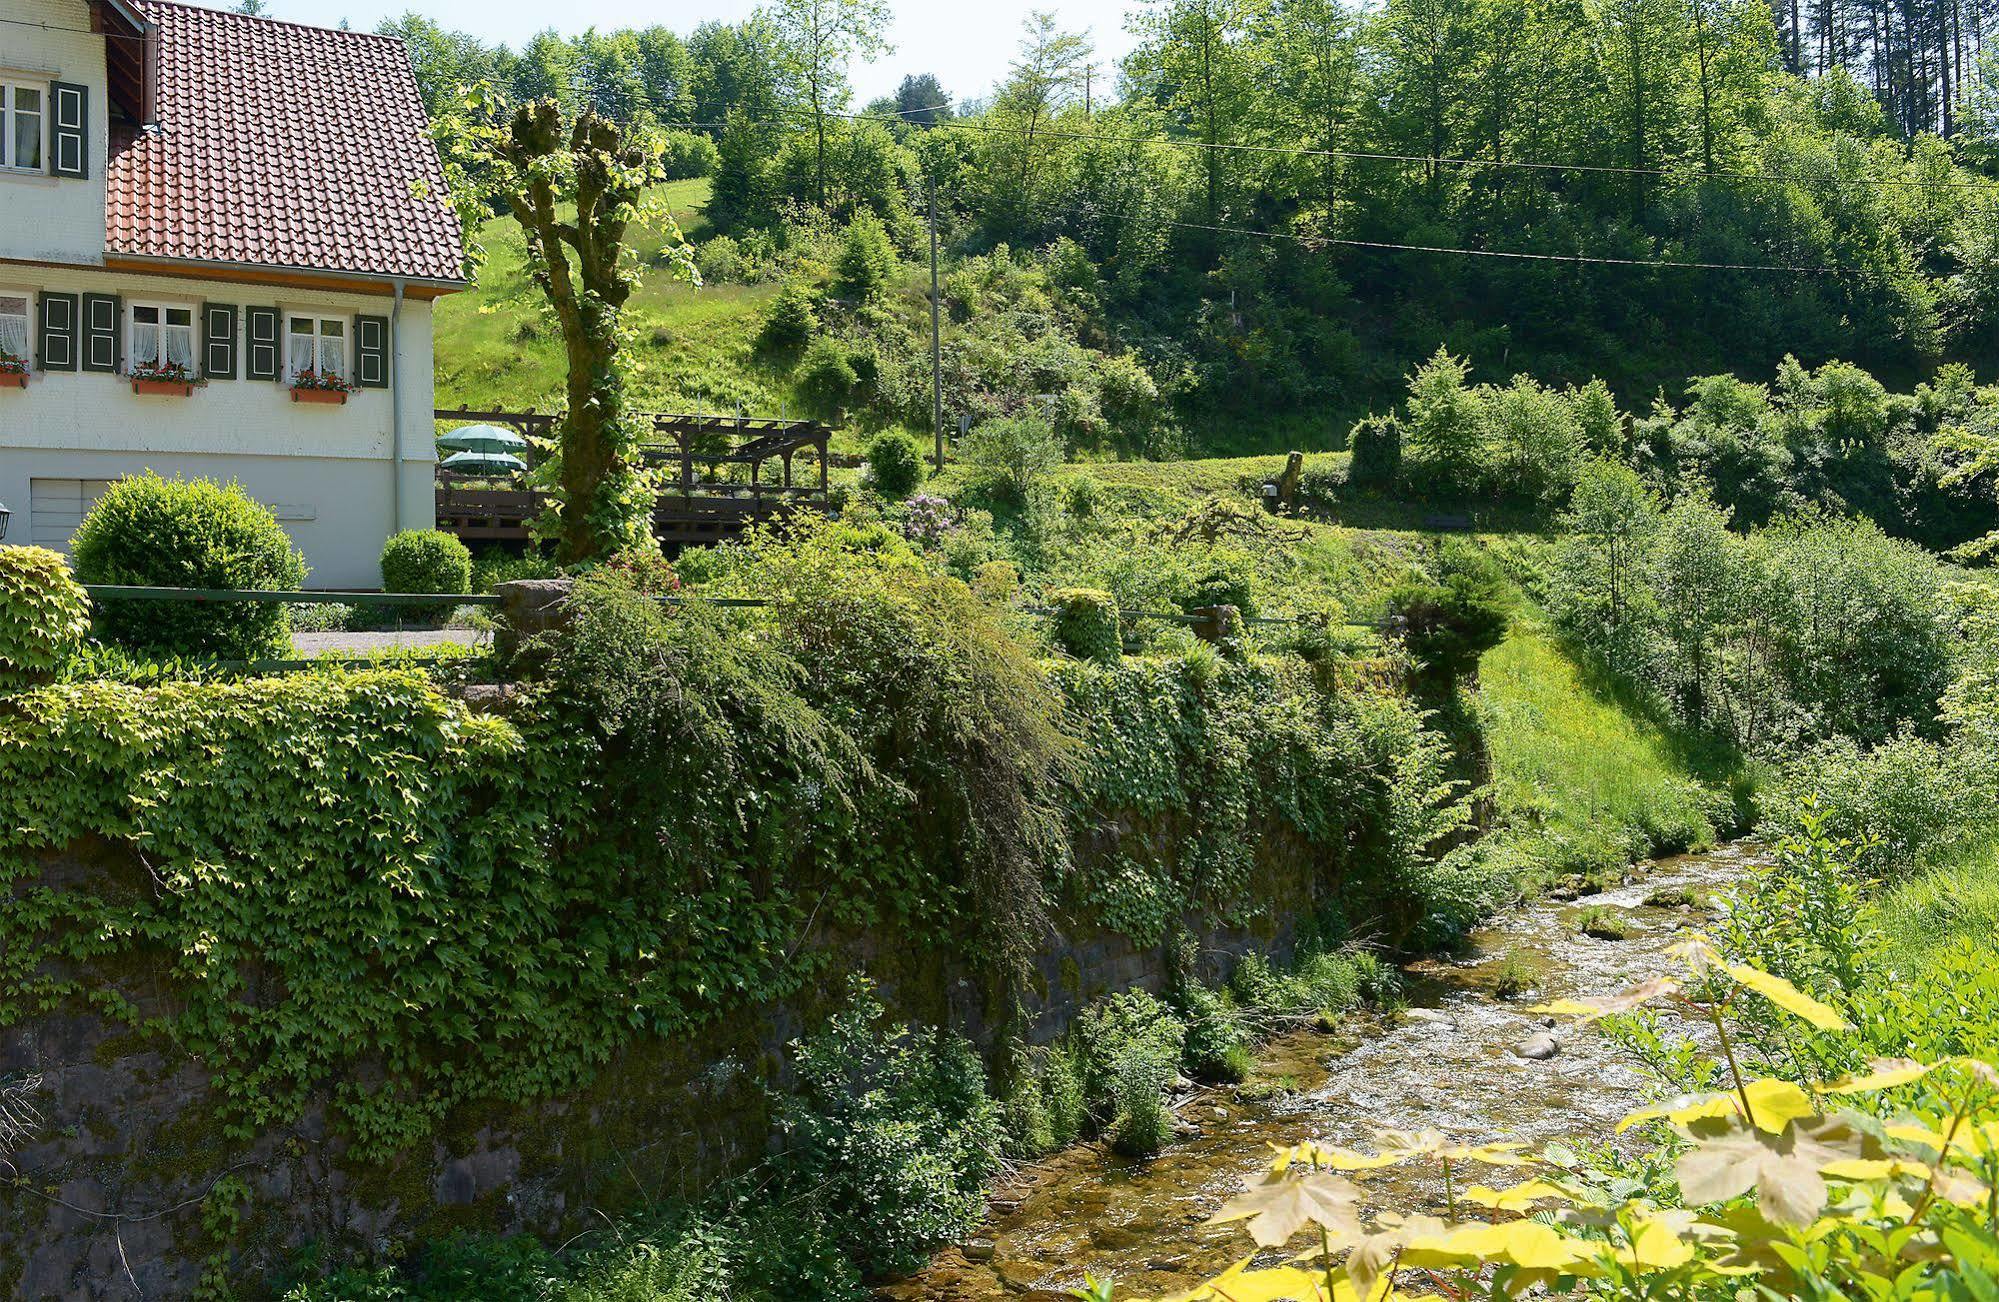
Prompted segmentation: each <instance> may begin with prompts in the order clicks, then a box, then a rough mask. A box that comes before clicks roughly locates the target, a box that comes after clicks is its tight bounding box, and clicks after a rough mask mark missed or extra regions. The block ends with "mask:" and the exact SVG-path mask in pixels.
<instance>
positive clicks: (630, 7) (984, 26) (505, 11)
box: [207, 0, 1140, 104]
mask: <svg viewBox="0 0 1999 1302" xmlns="http://www.w3.org/2000/svg"><path fill="white" fill-rule="evenodd" d="M207 2H210V3H214V2H215V0H207ZM890 4H891V8H892V10H893V12H894V14H895V21H894V24H893V25H892V26H891V28H890V30H889V40H890V41H891V42H892V43H893V44H894V46H895V53H893V54H890V55H888V56H886V57H885V58H882V59H879V60H877V61H875V62H874V63H872V64H869V65H867V66H864V67H856V68H855V69H854V70H853V81H854V89H855V92H856V102H857V103H863V104H864V103H866V102H867V101H868V100H870V99H873V98H875V97H877V96H880V95H887V94H892V93H893V92H894V91H895V88H896V86H897V85H898V84H899V83H900V82H901V81H902V78H903V75H904V74H905V73H922V72H928V73H932V74H934V75H935V76H936V78H937V80H938V81H940V82H941V83H943V86H944V89H945V90H946V91H948V92H950V94H951V96H952V99H953V100H954V101H956V100H963V99H968V98H972V97H976V96H983V95H985V94H986V93H987V92H989V91H990V90H991V89H992V87H993V85H994V84H995V83H996V82H998V81H999V80H1000V79H1001V78H1003V77H1004V76H1005V75H1006V70H1007V64H1008V63H1009V62H1010V61H1011V60H1012V58H1013V56H1014V53H1015V49H1016V47H1017V46H1018V44H1019V40H1020V24H1021V20H1022V19H1024V18H1026V17H1027V14H1028V11H1029V10H1031V9H1036V8H1042V9H1048V8H1052V9H1054V10H1055V12H1056V15H1057V17H1058V18H1059V19H1060V20H1061V24H1062V26H1063V27H1065V28H1068V29H1071V30H1082V31H1088V32H1089V33H1090V35H1091V37H1092V39H1093V40H1094V42H1095V44H1096V49H1097V62H1098V67H1099V77H1100V78H1101V80H1099V81H1098V83H1097V84H1098V86H1099V87H1100V88H1103V87H1106V86H1107V85H1109V84H1110V83H1113V82H1114V81H1115V78H1116V71H1115V70H1116V66H1117V60H1119V59H1120V58H1122V57H1123V56H1124V54H1125V53H1126V51H1128V50H1129V49H1130V48H1131V44H1132V41H1131V37H1130V36H1129V35H1128V34H1127V33H1126V31H1125V15H1126V13H1127V12H1128V11H1130V10H1133V9H1135V8H1138V7H1140V5H1139V4H1138V3H1137V0H1066V2H1065V3H1057V0H1040V2H1039V3H1038V4H1037V3H1033V2H1031V0H890ZM755 7H756V4H755V0H700V3H695V4H675V5H671V6H660V5H654V4H644V3H640V2H639V0H563V2H562V3H561V4H560V5H555V6H552V5H550V4H549V3H548V2H547V0H271V4H270V9H269V11H268V12H269V14H270V16H271V17H273V18H285V19H290V20H291V21H293V22H301V23H320V24H323V25H325V26H329V27H330V26H333V25H334V24H336V23H338V22H339V21H340V20H341V19H342V18H345V19H347V20H348V21H349V22H350V23H352V24H353V25H354V26H355V27H358V28H373V27H374V26H375V24H376V23H378V22H380V21H381V20H382V19H383V18H386V17H393V16H395V15H398V14H401V13H403V12H404V11H405V10H409V9H415V10H417V11H418V12H420V13H423V14H425V15H427V16H428V17H430V18H432V19H434V20H436V21H437V22H438V23H440V24H442V25H443V26H445V27H447V28H452V29H456V30H459V31H466V32H470V33H472V34H473V35H475V36H477V37H479V38H480V39H482V40H484V41H486V42H488V43H492V42H496V41H497V42H504V43H505V44H507V45H510V46H512V47H513V48H515V49H519V48H520V47H521V46H522V45H523V44H524V43H525V42H526V41H527V40H528V38H529V37H531V36H533V35H534V34H535V33H536V32H538V31H540V30H542V29H543V28H546V27H550V26H553V27H555V28H556V30H558V31H560V32H562V33H563V34H564V35H574V34H575V33H577V32H581V31H583V30H585V29H586V28H589V27H592V26H595V27H598V28H603V29H607V30H608V29H613V28H618V27H649V26H651V25H652V24H654V23H660V24H663V25H664V26H667V27H670V28H672V29H673V30H675V31H677V32H680V33H682V34H685V33H687V32H691V31H693V30H694V28H695V27H697V26H699V25H700V24H701V23H703V22H706V21H708V20H709V19H711V18H713V19H720V20H721V21H723V22H735V21H737V20H740V19H742V18H744V17H747V16H748V15H749V13H750V11H751V10H752V9H754V8H755Z"/></svg>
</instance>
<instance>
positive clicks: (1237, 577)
mask: <svg viewBox="0 0 1999 1302" xmlns="http://www.w3.org/2000/svg"><path fill="white" fill-rule="evenodd" d="M1255 573H1256V563H1255V562H1254V561H1253V560H1252V559H1251V558H1250V557H1249V556H1248V555H1247V554H1245V553H1242V552H1237V551H1217V552H1216V553H1215V554H1214V555H1213V557H1211V558H1210V560H1209V563H1208V565H1207V567H1206V568H1205V569H1204V570H1203V571H1202V572H1201V576H1200V577H1199V578H1197V579H1195V580H1194V587H1193V590H1192V591H1191V592H1189V593H1188V594H1187V602H1186V607H1185V608H1186V609H1187V610H1201V609H1204V608H1208V607H1213V606H1234V607H1235V608H1236V613H1237V614H1238V615H1241V616H1243V617H1244V618H1246V619H1254V618H1255V617H1256V613H1257V606H1256V589H1255V587H1254V577H1255Z"/></svg>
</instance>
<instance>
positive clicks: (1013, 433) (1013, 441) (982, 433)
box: [958, 416, 1063, 506]
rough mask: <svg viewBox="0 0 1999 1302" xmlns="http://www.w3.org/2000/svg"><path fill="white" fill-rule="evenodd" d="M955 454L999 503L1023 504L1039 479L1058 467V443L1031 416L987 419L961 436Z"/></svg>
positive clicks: (1043, 424)
mask: <svg viewBox="0 0 1999 1302" xmlns="http://www.w3.org/2000/svg"><path fill="white" fill-rule="evenodd" d="M958 455H959V457H960V458H962V459H963V460H964V461H965V462H966V463H967V464H968V465H970V466H971V467H972V468H973V471H974V473H975V474H976V475H978V476H979V477H980V478H981V479H982V480H983V482H984V484H985V486H986V488H987V490H988V491H989V492H991V493H992V494H993V495H994V496H996V497H998V498H999V499H1000V500H1002V501H1005V502H1008V503H1011V504H1013V505H1016V506H1022V505H1025V504H1026V503H1027V502H1028V500H1029V499H1030V498H1031V497H1032V496H1033V493H1034V489H1035V486H1036V485H1037V484H1039V483H1040V482H1041V480H1042V478H1043V476H1045V475H1047V474H1048V472H1050V471H1051V470H1053V469H1055V467H1057V466H1059V465H1061V464H1062V458H1063V451H1062V443H1061V440H1060V439H1058V438H1056V436H1055V431H1054V430H1053V429H1052V428H1051V427H1050V426H1049V424H1048V422H1047V421H1045V420H1041V419H1039V418H1038V417H1034V416H1009V417H1004V418H1002V419H998V420H989V421H986V422H985V423H984V424H982V425H980V426H978V427H977V428H975V429H974V430H973V431H972V432H971V433H970V434H968V435H966V436H965V439H964V441H963V442H962V443H960V444H959V445H958Z"/></svg>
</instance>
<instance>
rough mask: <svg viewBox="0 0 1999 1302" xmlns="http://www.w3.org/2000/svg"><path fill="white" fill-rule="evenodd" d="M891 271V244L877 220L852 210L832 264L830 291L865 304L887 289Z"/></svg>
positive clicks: (893, 258)
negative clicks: (843, 238) (836, 258)
mask: <svg viewBox="0 0 1999 1302" xmlns="http://www.w3.org/2000/svg"><path fill="white" fill-rule="evenodd" d="M895 273H896V257H895V245H893V244H891V243H890V242H889V238H888V232H887V231H886V230H883V229H882V224H881V220H880V219H879V218H877V217H876V216H875V215H874V213H872V212H870V211H867V210H865V209H863V210H862V211H860V212H858V213H855V214H854V219H853V220H852V221H850V222H848V223H847V236H846V239H845V240H844V241H843V242H842V243H841V245H840V256H839V259H838V260H837V261H836V262H835V263H834V264H833V292H834V293H835V294H837V295H839V296H840V297H841V298H843V299H846V300H848V301H849V302H851V303H855V304H860V303H866V302H868V301H869V300H870V299H873V298H876V297H878V296H879V295H881V294H884V293H886V292H887V291H888V288H889V285H890V283H891V282H892V281H893V280H894V278H895Z"/></svg>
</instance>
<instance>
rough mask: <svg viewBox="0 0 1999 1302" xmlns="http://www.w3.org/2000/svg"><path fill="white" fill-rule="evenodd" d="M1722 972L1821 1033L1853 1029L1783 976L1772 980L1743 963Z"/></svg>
mask: <svg viewBox="0 0 1999 1302" xmlns="http://www.w3.org/2000/svg"><path fill="white" fill-rule="evenodd" d="M1721 968H1722V971H1724V972H1726V973H1728V974H1729V975H1730V976H1732V977H1734V978H1735V979H1736V980H1737V981H1739V982H1741V983H1742V985H1744V986H1746V987H1747V988H1749V989H1751V990H1754V991H1755V992H1756V993H1757V994H1759V995H1762V996H1763V997H1764V998H1765V999H1768V1000H1769V1001H1770V1002H1771V1003H1773V1004H1775V1005H1777V1007H1779V1008H1781V1009H1783V1010H1784V1011H1785V1012H1787V1013H1789V1014H1791V1015H1792V1016H1793V1017H1802V1018H1803V1019H1804V1020H1806V1021H1807V1022H1810V1023H1811V1024H1812V1025H1813V1026H1816V1027H1818V1028H1819V1029H1820V1030H1821V1031H1850V1030H1852V1029H1853V1027H1852V1024H1851V1023H1849V1022H1848V1021H1847V1020H1846V1019H1845V1018H1844V1017H1841V1016H1840V1015H1839V1014H1838V1013H1837V1012H1835V1011H1833V1010H1832V1009H1831V1008H1829V1007H1827V1006H1826V1005H1824V1004H1822V1003H1820V1002H1819V1001H1818V1000H1816V999H1814V998H1812V997H1811V996H1810V995H1808V994H1806V993H1805V992H1804V991H1802V990H1800V989H1798V988H1797V987H1796V986H1794V985H1792V984H1791V983H1790V982H1789V981H1786V980H1785V979H1784V978H1782V977H1780V976H1771V975H1770V974H1769V973H1768V972H1764V971H1761V970H1759V969H1757V968H1753V967H1746V966H1744V965H1743V964H1741V963H1724V964H1722V965H1721Z"/></svg>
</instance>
